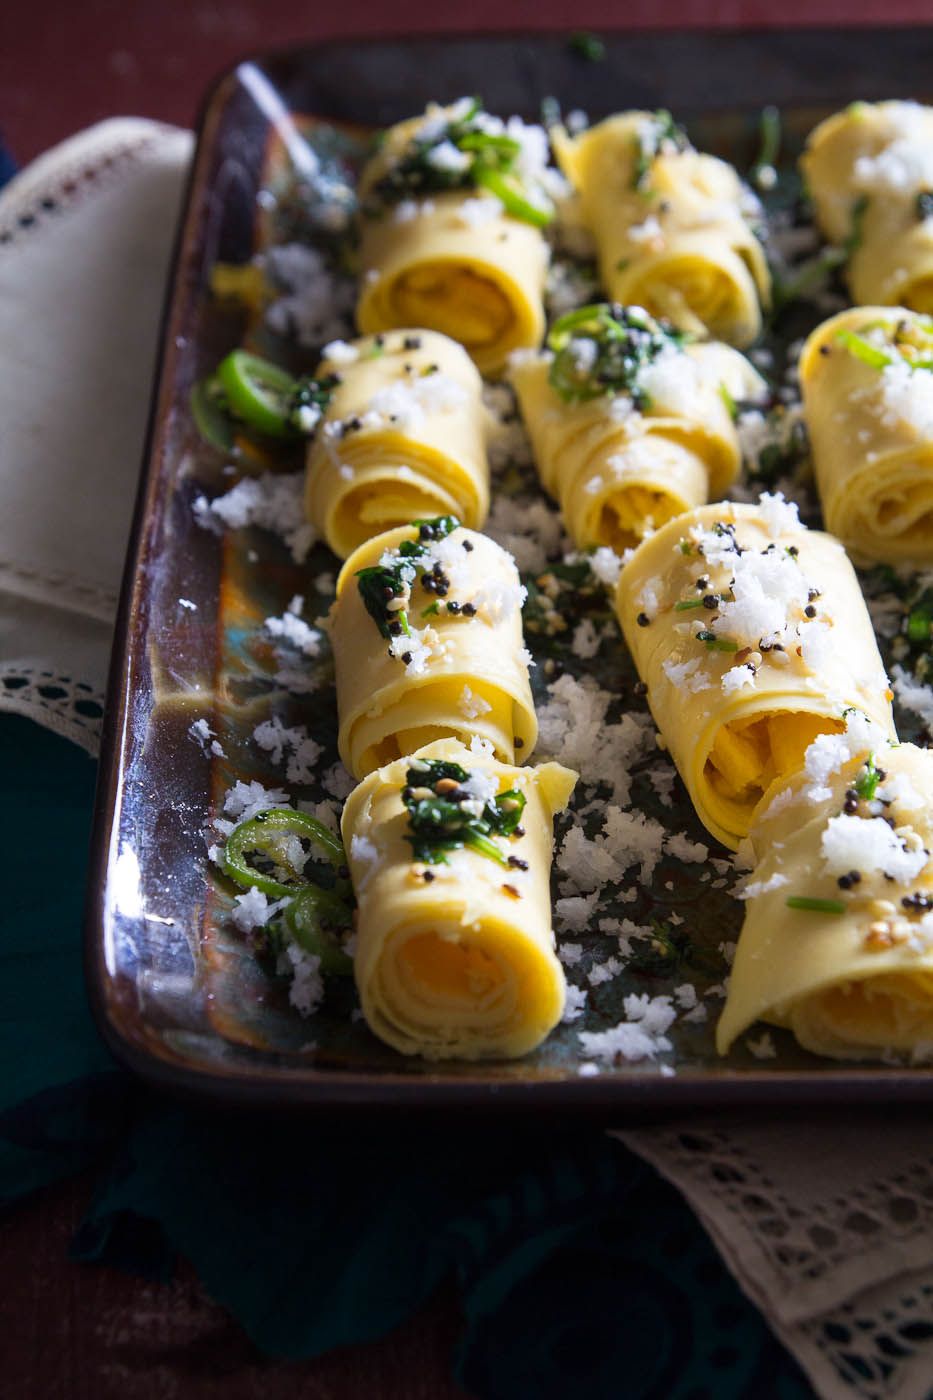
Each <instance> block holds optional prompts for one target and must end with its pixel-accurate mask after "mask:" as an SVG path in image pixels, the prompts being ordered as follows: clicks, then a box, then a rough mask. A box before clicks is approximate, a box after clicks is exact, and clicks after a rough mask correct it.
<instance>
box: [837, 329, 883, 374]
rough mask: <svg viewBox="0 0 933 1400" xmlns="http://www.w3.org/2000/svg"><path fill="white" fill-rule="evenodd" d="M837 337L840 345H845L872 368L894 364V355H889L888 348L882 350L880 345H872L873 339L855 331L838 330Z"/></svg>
mask: <svg viewBox="0 0 933 1400" xmlns="http://www.w3.org/2000/svg"><path fill="white" fill-rule="evenodd" d="M835 339H836V340H838V341H839V343H840V345H844V346H845V348H846V349H847V350H848V351H849V353H850V355H854V356H855V357H856V359H858V360H861V361H862V362H863V364H866V365H869V366H870V367H871V368H872V369H885V368H886V366H887V365H893V364H894V356H893V355H889V354H888V352H887V351H886V350H882V349H881V348H880V346H878V345H872V343H871V341H869V340H866V339H865V338H864V336H861V335H857V334H856V333H855V331H845V330H843V331H837V332H836V336H835Z"/></svg>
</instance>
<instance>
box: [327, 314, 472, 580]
mask: <svg viewBox="0 0 933 1400" xmlns="http://www.w3.org/2000/svg"><path fill="white" fill-rule="evenodd" d="M312 385H316V386H322V389H323V393H322V395H321V396H319V399H318V403H317V406H316V408H317V411H319V412H320V413H321V414H322V417H321V420H320V422H319V423H318V425H317V427H316V429H315V432H314V436H313V439H312V441H311V446H310V448H309V451H308V468H307V478H306V482H307V484H306V496H305V507H306V511H307V515H308V518H309V519H310V521H311V523H312V524H313V525H314V526H315V528H316V529H317V530H318V531H319V532H320V533H321V534H322V535H323V536H324V538H325V539H326V541H327V543H328V544H329V545H330V547H331V549H332V550H333V551H334V553H335V554H338V555H340V556H341V558H346V556H347V555H348V554H350V553H351V551H352V550H354V549H356V548H357V546H359V545H361V544H363V543H364V541H365V540H368V539H371V538H372V536H373V535H377V534H379V533H380V531H382V530H388V529H391V528H392V527H393V526H395V525H401V524H402V523H404V522H405V521H409V520H416V519H419V518H421V517H424V516H432V515H444V514H455V515H457V517H458V518H459V519H461V520H463V521H464V522H465V523H466V524H468V525H471V526H478V525H482V524H483V521H484V520H485V519H486V513H487V511H488V509H489V464H488V462H487V459H486V430H487V424H488V418H487V414H486V410H485V409H484V408H483V403H482V397H481V395H482V380H481V379H480V377H479V374H478V372H477V369H476V366H475V365H474V364H473V362H472V361H471V360H470V357H469V356H468V355H467V354H466V352H465V351H464V350H463V348H462V347H461V346H460V345H458V344H457V343H456V342H455V341H453V340H450V339H449V338H448V337H447V336H445V335H438V334H437V333H435V332H434V331H424V330H405V331H393V332H391V333H390V334H388V335H384V336H383V335H376V336H369V337H367V338H365V339H362V340H357V341H354V342H352V344H346V343H345V342H343V341H335V342H334V343H333V344H332V345H329V346H327V347H326V348H325V358H324V360H323V362H322V364H321V366H320V368H319V369H318V372H317V378H316V379H315V380H313V381H312Z"/></svg>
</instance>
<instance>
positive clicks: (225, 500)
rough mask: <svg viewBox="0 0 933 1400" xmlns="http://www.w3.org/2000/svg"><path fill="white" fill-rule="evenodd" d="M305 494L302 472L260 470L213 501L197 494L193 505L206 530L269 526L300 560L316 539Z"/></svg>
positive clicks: (293, 556) (196, 518)
mask: <svg viewBox="0 0 933 1400" xmlns="http://www.w3.org/2000/svg"><path fill="white" fill-rule="evenodd" d="M304 495H305V477H304V472H284V473H276V472H263V474H262V476H247V477H244V478H243V480H242V481H238V482H237V484H236V485H235V486H232V487H231V488H230V490H229V491H226V492H224V494H223V495H222V496H215V497H214V499H213V500H212V501H209V500H208V499H207V497H206V496H203V495H201V496H198V497H196V499H195V501H194V504H193V506H192V509H193V511H194V518H195V521H196V522H197V524H198V525H200V526H201V527H202V528H203V529H205V530H213V531H214V532H219V531H220V530H223V529H228V530H242V529H244V528H245V527H246V526H248V525H259V526H260V527H261V528H262V529H264V530H270V531H271V532H272V533H273V534H276V535H279V536H280V537H281V538H282V539H283V540H284V541H285V544H286V545H287V546H288V548H289V550H290V551H291V555H292V558H293V559H294V561H295V563H296V564H303V563H304V561H305V559H307V557H308V554H309V552H310V550H311V546H312V545H313V544H314V541H315V533H314V529H313V527H312V526H311V525H310V524H309V522H308V520H307V519H306V517H305V506H304Z"/></svg>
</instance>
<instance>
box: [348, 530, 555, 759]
mask: <svg viewBox="0 0 933 1400" xmlns="http://www.w3.org/2000/svg"><path fill="white" fill-rule="evenodd" d="M450 524H451V522H450V521H440V522H437V523H436V524H425V525H422V526H421V527H418V526H405V527H402V528H400V529H398V530H393V531H390V532H389V533H387V534H384V535H379V536H377V538H375V539H373V540H369V541H368V542H367V543H366V544H365V545H363V546H362V547H361V548H360V549H358V550H356V551H355V552H354V553H353V554H352V555H351V556H350V558H349V559H348V560H347V562H346V564H345V565H344V567H343V569H342V570H341V573H340V577H339V578H338V580H337V600H336V602H335V604H334V607H333V611H332V614H331V639H332V644H333V652H334V665H335V668H336V675H337V710H338V714H339V716H340V729H339V734H338V747H339V749H340V757H341V758H342V760H343V762H344V764H345V765H346V767H347V768H348V769H349V770H350V772H351V773H352V774H353V775H354V776H355V777H363V776H364V774H366V773H369V772H371V771H372V769H374V768H379V767H381V766H382V765H383V764H385V763H388V762H390V761H391V760H392V759H394V758H397V757H399V755H401V754H408V753H413V752H414V751H415V749H418V748H421V746H422V745H423V744H426V743H429V742H430V741H431V740H433V739H440V738H444V737H447V736H450V735H453V736H456V737H459V738H462V739H463V740H465V741H466V742H467V743H468V742H469V741H470V738H471V737H472V736H473V735H478V736H479V737H480V738H482V739H484V740H486V741H488V742H489V743H490V744H491V745H492V747H493V750H494V752H495V754H496V756H497V757H498V758H500V759H502V760H503V761H504V762H506V763H512V762H514V761H515V759H516V758H518V760H519V761H521V760H523V759H527V758H528V757H529V756H530V754H531V752H532V750H533V748H534V746H535V740H536V739H537V736H538V724H537V720H536V718H535V710H534V703H533V701H532V698H531V687H530V685H529V683H528V663H529V659H530V658H529V656H528V653H527V652H526V650H525V646H524V641H523V638H522V615H521V608H522V602H523V600H524V596H525V594H524V589H523V588H522V586H521V583H520V581H519V577H518V571H517V570H516V568H515V562H514V560H513V559H512V556H511V555H510V554H507V553H506V551H505V550H504V549H501V548H500V546H499V545H497V544H496V543H495V542H494V541H493V540H491V539H489V538H488V537H487V536H485V535H479V534H476V533H475V532H474V531H473V530H466V529H463V528H456V529H453V530H452V531H451V532H450V533H447V534H445V533H444V531H445V530H447V529H448V528H449V526H450ZM404 549H409V550H411V549H415V550H416V551H420V552H416V553H414V554H410V555H408V556H405V555H404V554H403V553H402V552H401V551H402V550H404ZM361 571H363V576H362V577H360V572H361ZM392 587H397V588H398V589H399V590H400V595H399V596H398V597H395V598H391V599H387V598H386V596H385V594H386V590H387V589H388V588H392ZM374 613H375V614H376V616H374ZM377 619H378V620H377ZM405 626H407V628H408V631H407V632H406V631H405V630H404V627H405Z"/></svg>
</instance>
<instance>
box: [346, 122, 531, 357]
mask: <svg viewBox="0 0 933 1400" xmlns="http://www.w3.org/2000/svg"><path fill="white" fill-rule="evenodd" d="M471 105H472V104H470V103H466V104H464V102H459V103H456V104H454V105H453V106H451V107H447V108H441V107H431V108H429V109H428V111H427V112H426V113H425V114H424V115H423V116H421V117H414V118H412V119H410V120H408V121H404V122H400V123H399V124H398V125H397V126H394V127H391V128H390V129H389V131H387V132H386V133H385V137H384V140H383V142H382V145H381V147H380V149H379V150H378V152H377V154H376V155H375V156H374V157H373V158H372V160H371V161H370V162H369V164H368V165H367V166H366V167H365V169H364V171H363V174H362V176H361V179H360V205H361V211H362V212H361V222H360V227H361V240H362V241H361V247H360V262H361V283H360V296H359V301H358V303H357V323H358V325H359V327H360V330H361V331H364V332H372V331H386V330H390V329H391V328H393V327H395V326H408V325H420V326H429V327H431V328H432V329H434V330H438V331H442V332H443V333H444V334H445V335H449V336H451V337H452V338H453V339H454V340H457V341H459V342H460V343H461V344H462V345H463V346H464V347H465V348H466V350H467V351H468V352H469V353H470V355H472V357H473V359H474V360H475V361H476V364H477V365H478V367H479V368H480V370H481V371H482V372H483V373H484V374H492V373H496V372H497V371H498V370H501V369H502V367H503V366H504V364H505V361H506V359H507V358H508V355H509V353H510V351H512V350H515V349H516V348H519V347H529V346H537V345H539V344H540V343H541V337H542V336H543V334H544V308H543V303H542V298H543V295H544V279H545V274H546V272H547V266H548V259H549V254H548V246H547V243H546V242H545V239H544V237H543V235H542V232H541V225H542V224H544V223H546V222H547V221H548V219H549V218H550V210H549V208H548V207H547V206H546V203H543V202H542V201H541V195H540V191H539V188H538V181H539V178H540V177H541V175H542V174H543V171H544V166H545V163H546V160H547V140H546V137H545V135H544V132H543V130H542V129H541V128H540V127H528V126H525V124H524V123H522V122H520V121H519V120H518V119H517V118H512V119H511V120H510V121H509V122H508V124H506V123H504V122H502V121H501V120H500V119H499V118H497V117H493V116H490V114H489V113H486V112H482V111H477V112H476V113H474V114H473V115H472V116H470V115H468V109H469V107H470V106H471ZM489 138H495V139H499V140H500V141H501V140H505V141H507V142H511V143H512V145H513V146H514V147H515V152H516V153H515V155H514V158H513V159H512V160H511V165H512V166H513V167H514V169H512V170H510V171H509V172H508V173H507V174H506V175H505V176H503V177H502V180H501V181H498V182H496V176H495V175H494V176H493V179H494V182H495V183H494V188H495V189H497V190H498V192H499V193H498V194H496V193H493V192H492V188H487V187H484V186H483V185H482V184H480V183H478V181H477V179H476V178H475V176H476V171H477V162H478V160H479V157H478V156H477V155H476V153H475V152H474V151H473V150H471V149H464V150H461V149H460V147H459V144H457V143H458V142H459V141H460V140H465V141H466V145H467V147H469V142H470V139H472V140H474V141H476V140H479V141H480V142H482V141H483V140H488V139H489ZM487 149H488V148H487ZM503 181H504V183H503ZM451 186H453V188H451ZM500 195H501V196H502V197H501V198H500V197H499V196H500ZM536 201H537V202H536ZM510 210H518V211H519V213H520V214H521V212H522V211H524V212H525V213H526V214H527V215H528V217H520V216H519V217H517V216H516V214H515V213H513V212H509V211H510Z"/></svg>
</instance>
